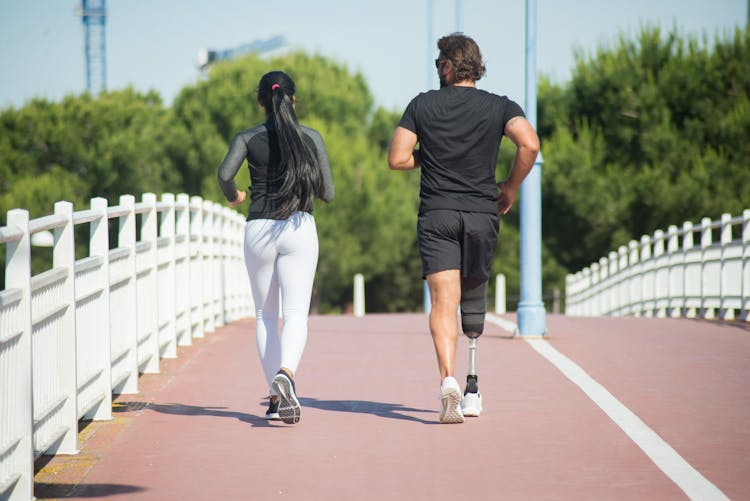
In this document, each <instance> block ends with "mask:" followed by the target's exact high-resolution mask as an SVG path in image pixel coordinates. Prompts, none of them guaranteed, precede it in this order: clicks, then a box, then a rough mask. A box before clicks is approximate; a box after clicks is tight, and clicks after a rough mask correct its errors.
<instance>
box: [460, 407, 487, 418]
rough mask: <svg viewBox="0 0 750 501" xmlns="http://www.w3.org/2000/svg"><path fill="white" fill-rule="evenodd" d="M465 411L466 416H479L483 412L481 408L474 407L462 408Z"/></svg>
mask: <svg viewBox="0 0 750 501" xmlns="http://www.w3.org/2000/svg"><path fill="white" fill-rule="evenodd" d="M462 411H463V413H464V417H479V414H481V412H482V411H481V410H479V409H475V408H473V407H467V408H465V409H462Z"/></svg>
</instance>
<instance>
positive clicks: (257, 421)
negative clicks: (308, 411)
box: [113, 402, 274, 427]
mask: <svg viewBox="0 0 750 501" xmlns="http://www.w3.org/2000/svg"><path fill="white" fill-rule="evenodd" d="M126 404H127V405H123V406H122V408H119V409H113V410H114V411H115V412H129V411H132V410H141V409H146V410H152V411H155V412H161V413H162V414H172V415H176V416H214V417H222V418H233V419H239V420H240V421H242V422H244V423H250V424H251V425H253V426H258V427H270V426H274V425H273V424H271V422H269V421H267V420H266V419H265V418H264V417H263V416H256V415H254V414H247V413H245V412H237V411H227V410H224V409H226V407H203V406H200V405H186V404H158V403H155V402H148V403H144V402H126Z"/></svg>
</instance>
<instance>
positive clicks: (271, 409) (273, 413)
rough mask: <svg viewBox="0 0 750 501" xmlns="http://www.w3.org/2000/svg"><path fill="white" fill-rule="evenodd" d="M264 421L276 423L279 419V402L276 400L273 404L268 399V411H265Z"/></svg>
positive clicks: (271, 400)
mask: <svg viewBox="0 0 750 501" xmlns="http://www.w3.org/2000/svg"><path fill="white" fill-rule="evenodd" d="M266 419H268V420H269V421H278V420H280V419H281V417H279V400H278V399H277V400H276V401H275V402H274V400H273V399H272V398H270V399H268V410H267V411H266Z"/></svg>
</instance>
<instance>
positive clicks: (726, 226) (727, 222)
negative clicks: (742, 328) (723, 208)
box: [719, 213, 741, 320]
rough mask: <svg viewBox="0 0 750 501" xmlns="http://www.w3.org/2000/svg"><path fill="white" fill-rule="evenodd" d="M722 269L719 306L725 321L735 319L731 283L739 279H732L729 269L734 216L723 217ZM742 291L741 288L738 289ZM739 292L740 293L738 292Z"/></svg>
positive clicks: (725, 215)
mask: <svg viewBox="0 0 750 501" xmlns="http://www.w3.org/2000/svg"><path fill="white" fill-rule="evenodd" d="M720 235H721V265H720V267H721V269H720V273H719V298H720V301H721V304H720V306H719V317H720V318H721V319H723V320H733V319H734V308H732V307H731V306H730V305H731V303H732V302H733V299H734V298H732V297H731V292H732V289H733V287H732V286H731V283H732V281H733V280H736V279H737V278H738V277H730V276H729V269H730V267H731V263H730V262H729V254H730V252H729V250H730V246H731V245H732V216H731V215H730V214H726V213H724V214H722V215H721V233H720ZM737 289H740V290H741V287H737ZM738 292H739V291H738Z"/></svg>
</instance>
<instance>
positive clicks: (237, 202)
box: [229, 190, 247, 207]
mask: <svg viewBox="0 0 750 501" xmlns="http://www.w3.org/2000/svg"><path fill="white" fill-rule="evenodd" d="M245 198H247V193H246V192H244V191H239V190H237V198H236V199H235V200H234V202H229V206H230V207H238V206H240V205H242V202H244V201H245Z"/></svg>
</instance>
